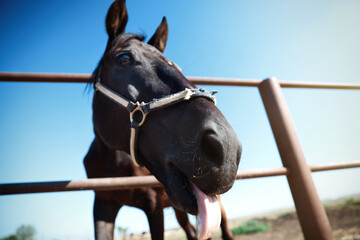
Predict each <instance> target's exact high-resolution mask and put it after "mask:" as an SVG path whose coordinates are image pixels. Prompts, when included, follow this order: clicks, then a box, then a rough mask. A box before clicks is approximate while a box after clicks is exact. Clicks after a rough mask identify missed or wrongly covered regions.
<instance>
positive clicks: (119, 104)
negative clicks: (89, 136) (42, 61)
mask: <svg viewBox="0 0 360 240" xmlns="http://www.w3.org/2000/svg"><path fill="white" fill-rule="evenodd" d="M127 18H128V16H127V10H126V7H125V0H117V1H115V2H114V3H113V4H112V5H111V7H110V9H109V11H108V14H107V17H106V29H107V33H108V35H109V40H108V43H107V46H106V49H105V52H104V55H103V57H102V59H101V60H100V63H99V66H98V67H97V69H96V70H95V71H94V74H93V78H92V79H93V81H94V86H95V89H96V92H95V94H94V100H93V123H94V132H95V139H94V141H93V143H92V145H91V147H90V149H89V152H88V154H87V155H86V157H85V159H84V164H85V168H86V171H87V175H88V177H89V178H94V177H114V176H116V177H118V176H139V175H140V176H141V175H147V174H150V173H151V174H153V175H154V176H155V177H156V178H157V179H158V180H159V181H160V182H161V183H162V184H163V187H164V188H163V189H162V188H159V189H153V188H143V189H134V190H128V191H112V192H96V193H95V203H94V223H95V237H96V239H112V238H113V231H114V221H115V218H116V215H117V213H118V211H119V209H120V208H121V207H122V206H123V205H129V206H135V207H138V208H140V209H142V210H144V211H145V213H146V215H147V217H148V220H149V226H150V231H151V235H152V239H163V230H164V228H163V211H162V209H163V208H164V207H167V206H170V203H171V206H173V207H174V209H175V212H176V216H177V218H178V220H179V223H180V225H181V226H182V227H183V228H184V230H185V231H186V233H187V236H188V239H195V231H194V229H193V227H192V226H191V225H190V223H189V221H188V219H187V215H186V213H190V214H194V215H197V216H198V222H199V223H200V227H199V230H200V233H199V238H201V239H204V238H207V237H209V236H210V235H211V234H213V233H214V229H215V230H216V229H217V226H218V224H219V223H220V219H221V214H220V209H222V205H221V202H220V201H218V199H217V197H216V195H219V194H222V193H224V192H226V191H228V190H229V189H230V188H231V186H232V185H233V183H234V180H235V176H236V172H237V168H238V164H239V161H240V155H241V146H240V143H239V141H238V139H237V137H236V135H235V132H234V131H233V129H232V128H231V126H230V125H229V123H228V122H227V121H226V119H225V118H224V116H223V115H222V114H221V112H220V111H219V110H218V109H217V108H216V107H215V105H214V98H213V96H212V94H211V93H207V92H206V91H202V90H198V89H196V87H195V86H194V85H193V84H192V83H191V82H190V81H188V80H187V79H186V78H185V77H184V76H183V74H182V73H181V71H180V69H179V68H178V67H177V66H176V65H175V64H174V63H173V62H171V61H170V60H168V59H166V58H165V57H164V56H163V54H162V52H163V51H164V49H165V46H166V41H167V35H168V27H167V22H166V19H165V18H163V21H162V23H161V24H160V26H159V27H158V28H157V30H156V32H155V34H154V35H153V36H152V38H151V39H150V40H149V41H148V43H147V44H146V43H144V42H143V40H144V38H143V37H141V36H139V35H134V34H126V33H125V27H126V24H127ZM139 102H142V103H139ZM129 116H130V118H131V121H129ZM129 154H131V157H130V155H129ZM137 164H139V165H141V166H143V167H139V166H137ZM145 167H146V168H145ZM147 169H148V170H147ZM164 190H165V193H166V194H164ZM169 200H170V201H169ZM222 214H223V219H224V212H222ZM222 228H223V236H224V239H226V238H228V239H231V233H230V232H229V231H228V229H227V228H226V222H225V223H224V224H222Z"/></svg>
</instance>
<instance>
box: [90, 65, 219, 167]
mask: <svg viewBox="0 0 360 240" xmlns="http://www.w3.org/2000/svg"><path fill="white" fill-rule="evenodd" d="M101 74H102V66H101V65H100V67H99V71H98V77H97V79H96V83H95V90H96V91H99V92H101V93H102V94H104V95H105V96H106V97H108V98H109V99H111V100H112V101H114V102H115V103H117V104H119V105H120V106H122V107H124V108H126V109H127V110H128V111H129V114H130V128H131V131H130V155H131V159H132V160H133V162H134V164H135V165H136V166H141V167H142V166H143V165H142V164H140V163H139V161H138V160H137V144H136V143H137V141H138V135H139V130H140V127H141V126H142V125H143V124H144V122H145V120H146V116H147V115H148V114H149V113H150V112H153V111H156V110H158V109H162V108H165V107H169V106H171V105H174V104H176V103H178V102H182V101H186V100H189V99H191V98H196V97H203V98H206V99H208V100H210V101H212V102H213V103H214V104H216V99H215V96H214V94H215V93H216V91H213V92H207V91H206V90H204V89H198V88H186V89H185V90H183V91H180V92H177V93H174V94H171V95H168V96H165V97H162V98H159V99H153V100H152V101H150V102H147V103H144V102H141V103H140V102H135V103H134V102H132V101H130V100H128V99H126V98H125V97H123V96H121V95H120V94H119V93H117V92H114V91H112V90H111V89H110V88H108V87H106V86H105V85H104V84H102V83H101ZM137 112H139V113H141V119H140V120H136V119H134V115H135V113H137Z"/></svg>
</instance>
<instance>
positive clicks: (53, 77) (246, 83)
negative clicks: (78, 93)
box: [0, 72, 360, 89]
mask: <svg viewBox="0 0 360 240" xmlns="http://www.w3.org/2000/svg"><path fill="white" fill-rule="evenodd" d="M90 76H91V75H90V74H68V73H10V72H0V81H1V82H53V83H87V82H89V79H90ZM187 78H188V79H189V80H190V81H191V82H193V83H194V84H197V85H221V86H242V87H259V85H260V83H261V82H262V81H261V80H250V79H237V78H207V77H187ZM279 83H280V86H281V87H283V88H315V89H360V84H345V83H341V84H338V83H307V82H285V81H280V82H279Z"/></svg>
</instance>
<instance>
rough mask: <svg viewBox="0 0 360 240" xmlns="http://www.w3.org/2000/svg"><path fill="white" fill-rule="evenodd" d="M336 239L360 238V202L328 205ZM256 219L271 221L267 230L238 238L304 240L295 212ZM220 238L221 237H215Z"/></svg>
mask: <svg viewBox="0 0 360 240" xmlns="http://www.w3.org/2000/svg"><path fill="white" fill-rule="evenodd" d="M326 212H327V215H328V217H329V221H330V224H331V227H332V229H333V233H334V236H335V239H336V240H360V202H358V201H356V202H354V203H351V204H342V205H339V206H331V207H326ZM255 219H256V220H259V221H262V222H264V223H270V224H271V228H270V229H269V230H267V231H266V232H262V233H254V234H244V235H238V236H236V237H235V239H236V240H250V239H251V240H260V239H261V240H270V239H271V240H285V239H286V240H303V239H304V237H303V236H302V233H301V229H300V225H299V222H298V219H297V215H296V213H295V212H289V213H282V214H281V215H278V216H276V217H260V218H255ZM215 239H216V240H219V239H220V238H215Z"/></svg>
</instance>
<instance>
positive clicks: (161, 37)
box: [148, 17, 169, 52]
mask: <svg viewBox="0 0 360 240" xmlns="http://www.w3.org/2000/svg"><path fill="white" fill-rule="evenodd" d="M168 33H169V29H168V25H167V21H166V17H163V19H162V21H161V23H160V25H159V27H158V28H157V29H156V32H155V33H154V35H153V36H152V37H151V39H150V40H149V42H148V44H150V45H152V46H154V47H156V48H157V49H158V50H159V51H160V52H164V51H165V47H166V42H167V38H168Z"/></svg>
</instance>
